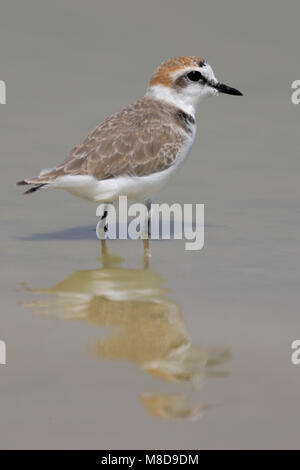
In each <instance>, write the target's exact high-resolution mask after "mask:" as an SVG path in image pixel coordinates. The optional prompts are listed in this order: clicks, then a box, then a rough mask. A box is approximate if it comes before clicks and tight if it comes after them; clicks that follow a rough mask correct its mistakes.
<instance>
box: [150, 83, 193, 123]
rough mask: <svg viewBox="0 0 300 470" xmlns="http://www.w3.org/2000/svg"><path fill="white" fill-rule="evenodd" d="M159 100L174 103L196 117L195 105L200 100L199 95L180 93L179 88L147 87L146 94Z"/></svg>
mask: <svg viewBox="0 0 300 470" xmlns="http://www.w3.org/2000/svg"><path fill="white" fill-rule="evenodd" d="M145 96H149V97H151V98H156V99H157V100H162V101H165V102H166V103H169V104H172V105H173V106H176V107H177V108H180V109H182V110H183V111H184V112H185V113H187V114H191V115H192V116H193V117H195V107H196V104H197V102H198V100H199V96H197V97H195V95H184V94H183V93H179V92H178V91H177V90H173V89H172V88H169V87H166V86H163V85H154V86H151V87H149V88H147V91H146V95H145Z"/></svg>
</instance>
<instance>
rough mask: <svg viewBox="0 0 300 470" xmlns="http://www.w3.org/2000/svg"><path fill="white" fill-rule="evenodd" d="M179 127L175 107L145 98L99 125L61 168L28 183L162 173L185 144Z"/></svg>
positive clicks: (74, 150)
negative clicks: (71, 178)
mask: <svg viewBox="0 0 300 470" xmlns="http://www.w3.org/2000/svg"><path fill="white" fill-rule="evenodd" d="M162 123H163V124H162ZM176 124H178V123H177V118H176V108H175V107H173V106H169V105H167V104H162V103H159V102H158V101H156V100H153V99H151V98H143V99H142V100H140V101H138V102H137V103H135V104H133V105H131V106H128V107H127V108H125V109H123V110H122V111H120V112H119V113H116V114H114V115H113V116H111V117H110V118H108V119H106V120H105V121H104V122H103V123H102V124H100V125H99V126H97V127H96V128H95V129H94V130H93V131H92V132H91V133H90V134H89V135H88V136H87V137H86V139H85V140H84V141H83V142H82V143H81V144H80V145H78V146H77V147H75V148H74V149H73V150H72V152H71V153H70V155H69V156H68V158H67V159H66V161H65V162H64V163H63V164H62V165H60V166H58V167H57V168H55V169H53V170H52V171H51V172H48V173H46V174H44V175H40V176H39V177H37V178H32V179H28V180H25V181H26V182H28V183H30V182H31V183H33V184H39V183H46V182H51V181H53V180H55V179H56V178H58V177H59V176H63V175H78V174H80V175H81V174H82V175H91V176H94V177H95V178H97V179H98V180H102V179H107V178H113V177H116V176H122V175H130V176H145V175H148V174H149V173H155V172H159V171H162V170H164V169H166V168H168V167H169V166H170V165H172V163H173V162H174V161H175V158H176V155H177V153H178V150H179V149H180V147H181V145H182V143H183V141H184V137H183V134H182V133H181V132H179V131H178V125H176Z"/></svg>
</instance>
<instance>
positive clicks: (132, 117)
mask: <svg viewBox="0 0 300 470" xmlns="http://www.w3.org/2000/svg"><path fill="white" fill-rule="evenodd" d="M219 93H226V94H228V95H242V93H241V92H240V91H238V90H236V89H235V88H231V87H229V86H227V85H224V84H223V83H220V82H219V81H218V80H217V79H216V77H215V75H214V72H213V70H212V68H211V67H210V65H209V64H208V63H207V62H206V61H204V60H203V59H201V58H200V57H195V56H183V57H175V58H173V59H170V60H167V61H166V62H163V63H162V64H161V65H160V66H159V67H158V69H157V70H156V71H155V72H154V74H153V75H152V77H151V79H150V82H149V86H148V88H147V91H146V94H145V96H144V97H143V98H142V99H140V100H139V101H137V102H136V103H134V104H132V105H130V106H127V107H126V108H124V109H123V110H122V111H119V112H117V113H116V114H114V115H113V116H111V117H110V118H108V119H106V120H105V121H104V122H102V123H101V124H99V125H98V126H97V127H96V128H95V129H94V130H93V131H92V132H91V133H90V134H89V135H88V136H87V137H86V138H85V139H84V141H83V142H82V143H81V144H80V145H78V146H77V147H75V148H74V149H73V150H72V151H71V153H70V155H69V156H68V157H67V159H66V160H65V161H64V162H63V163H62V164H61V165H59V166H57V167H56V168H52V169H50V170H49V169H46V170H43V171H41V173H40V174H39V176H35V177H32V178H26V179H24V180H22V181H19V182H18V183H17V184H18V185H32V187H31V188H30V189H28V190H27V191H26V192H25V194H30V193H33V192H35V191H37V190H38V189H41V188H58V189H66V190H68V191H69V192H70V193H72V194H74V195H75V196H79V197H81V198H84V199H88V200H90V201H96V202H103V203H105V202H113V201H115V200H117V199H118V198H119V196H127V197H128V198H132V199H135V200H138V201H147V203H148V205H149V200H150V199H149V198H150V197H151V196H152V195H153V194H155V193H156V192H157V191H159V190H160V189H161V188H162V187H163V186H164V185H165V184H166V183H167V182H168V180H169V179H170V177H171V176H173V175H174V174H175V173H176V172H177V170H178V169H179V168H180V167H181V165H182V163H183V162H184V160H185V158H186V157H187V155H188V153H189V151H190V150H191V147H192V144H193V142H194V139H195V134H196V121H195V107H196V104H197V103H198V101H199V100H200V99H201V98H203V97H205V96H208V95H218V94H219ZM105 216H106V211H104V217H105Z"/></svg>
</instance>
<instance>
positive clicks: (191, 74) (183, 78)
mask: <svg viewBox="0 0 300 470" xmlns="http://www.w3.org/2000/svg"><path fill="white" fill-rule="evenodd" d="M220 93H226V94H228V95H238V96H241V95H242V93H241V92H240V91H238V90H236V89H235V88H231V87H229V86H227V85H224V84H223V83H220V82H219V81H218V80H217V79H216V77H215V74H214V72H213V70H212V68H211V66H210V65H209V64H208V63H207V62H206V61H205V60H203V59H201V58H200V57H195V56H183V57H174V58H173V59H170V60H167V61H166V62H163V63H162V64H161V65H160V66H159V67H158V69H157V70H156V71H155V72H154V74H153V75H152V77H151V79H150V82H149V86H148V88H147V93H146V95H147V96H152V97H154V98H157V99H161V100H164V101H167V102H169V103H170V104H174V105H175V106H178V107H181V108H182V109H184V110H185V111H186V112H189V113H190V114H194V112H195V106H196V104H197V102H198V101H199V100H200V99H202V98H204V97H205V96H209V95H219V94H220Z"/></svg>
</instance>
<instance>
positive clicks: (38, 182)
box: [17, 176, 48, 194]
mask: <svg viewBox="0 0 300 470" xmlns="http://www.w3.org/2000/svg"><path fill="white" fill-rule="evenodd" d="M47 184H48V182H47V181H45V180H44V181H43V178H41V177H39V176H37V177H35V178H28V179H25V180H21V181H18V182H17V185H18V186H25V185H32V187H31V188H30V189H27V191H25V193H24V194H31V193H34V192H35V191H37V190H38V189H40V188H42V187H44V186H47Z"/></svg>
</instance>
